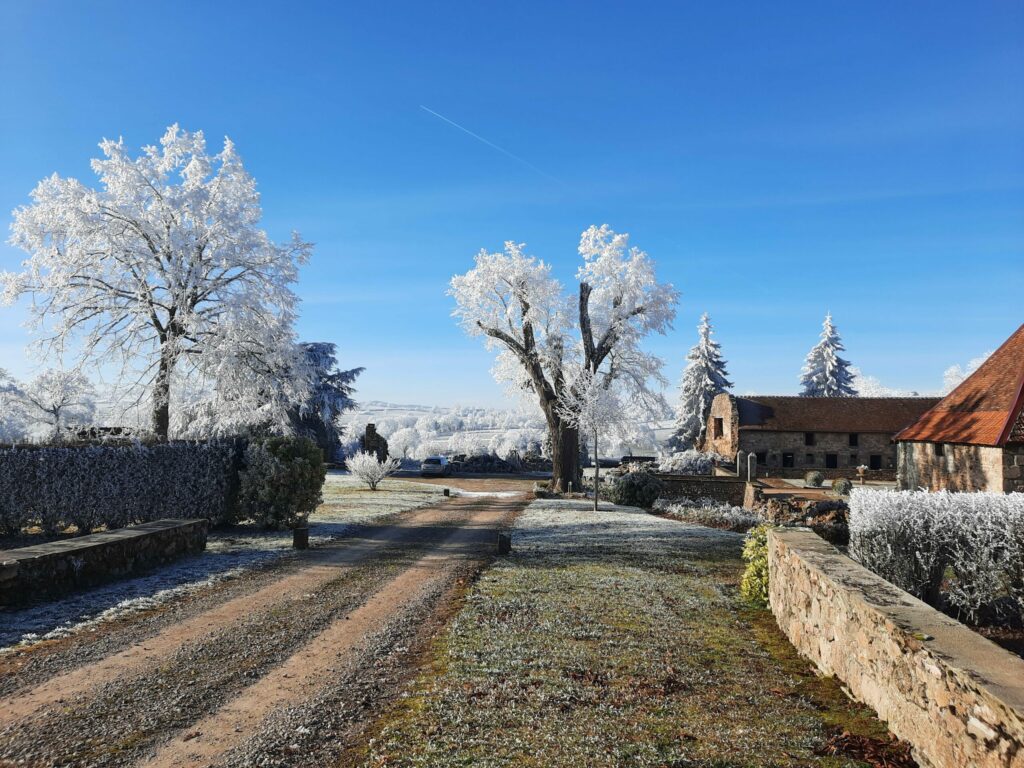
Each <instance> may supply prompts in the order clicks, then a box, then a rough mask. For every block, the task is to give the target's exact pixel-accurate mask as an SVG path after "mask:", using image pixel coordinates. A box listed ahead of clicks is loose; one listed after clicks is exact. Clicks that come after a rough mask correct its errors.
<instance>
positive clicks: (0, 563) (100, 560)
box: [0, 520, 209, 605]
mask: <svg viewBox="0 0 1024 768" xmlns="http://www.w3.org/2000/svg"><path fill="white" fill-rule="evenodd" d="M208 525H209V523H208V521H207V520H156V521H154V522H151V523H143V524H142V525H135V526H132V527H130V528H119V529H117V530H114V531H105V532H103V533H94V534H91V535H89V536H80V537H77V538H74V539H64V540H62V541H51V542H48V543H46V544H36V545H34V546H31V547H23V548H21V549H9V550H6V551H0V605H11V604H15V603H26V602H34V601H36V600H41V599H44V598H48V597H56V596H58V595H61V594H65V593H67V592H71V591H74V590H76V589H81V588H83V587H91V586H95V585H97V584H101V583H103V582H105V581H109V580H111V579H114V578H117V577H119V576H127V575H128V574H131V573H135V572H137V571H141V570H144V569H146V568H152V567H153V566H156V565H161V564H163V563H167V562H170V561H172V560H175V559H177V558H179V557H181V556H183V555H186V554H192V553H195V552H201V551H202V550H203V549H205V548H206V532H207V526H208Z"/></svg>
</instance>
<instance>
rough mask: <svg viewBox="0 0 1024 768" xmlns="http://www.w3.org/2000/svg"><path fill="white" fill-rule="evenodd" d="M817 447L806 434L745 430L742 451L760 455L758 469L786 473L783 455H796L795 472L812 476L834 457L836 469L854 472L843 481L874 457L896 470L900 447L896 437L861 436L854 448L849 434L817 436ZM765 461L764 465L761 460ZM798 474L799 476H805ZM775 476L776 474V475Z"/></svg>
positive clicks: (740, 443) (819, 433) (815, 437)
mask: <svg viewBox="0 0 1024 768" xmlns="http://www.w3.org/2000/svg"><path fill="white" fill-rule="evenodd" d="M813 435H814V445H807V444H806V433H804V432H769V431H764V430H741V431H740V439H739V450H740V451H742V452H743V453H744V454H751V453H754V454H758V455H759V460H758V466H759V467H765V468H767V469H769V470H775V469H783V468H784V467H783V463H784V462H783V454H784V453H791V454H793V467H791V469H797V470H803V472H808V471H810V470H812V469H821V470H824V469H825V466H826V455H827V454H834V455H835V458H836V467H835V468H836V469H845V470H850V471H851V472H852V474H850V473H846V474H844V475H842V476H843V477H852V476H855V475H856V474H857V472H856V468H857V467H858V466H859V465H861V464H864V465H866V466H868V465H870V463H871V457H872V456H877V457H878V459H877V461H878V462H879V464H880V467H879V468H880V469H883V470H895V469H896V446H895V444H894V443H893V442H892V435H891V434H888V433H879V432H859V433H857V445H856V446H851V445H850V434H849V433H848V432H814V433H813ZM762 458H763V459H764V461H761V460H760V459H762ZM803 472H798V473H797V475H798V476H799V475H802V474H803ZM772 474H775V472H774V471H772Z"/></svg>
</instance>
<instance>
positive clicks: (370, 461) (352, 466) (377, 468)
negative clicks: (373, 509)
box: [345, 452, 402, 491]
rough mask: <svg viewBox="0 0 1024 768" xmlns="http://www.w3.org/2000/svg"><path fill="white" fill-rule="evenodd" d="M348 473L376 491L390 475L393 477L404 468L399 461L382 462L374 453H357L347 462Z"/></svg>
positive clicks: (387, 460)
mask: <svg viewBox="0 0 1024 768" xmlns="http://www.w3.org/2000/svg"><path fill="white" fill-rule="evenodd" d="M345 466H347V467H348V471H349V472H351V473H352V474H353V475H355V476H356V477H358V478H359V479H360V480H362V481H363V482H364V483H366V484H367V485H368V486H369V487H370V490H371V491H376V490H377V486H378V485H380V482H381V481H382V480H383V479H384V478H385V477H387V476H388V475H393V474H394V473H395V472H397V471H398V470H399V468H400V467H401V466H402V462H401V461H399V460H398V459H386V460H385V461H380V460H379V459H378V458H377V457H376V456H374V455H373V454H372V453H362V452H360V453H356V454H353V455H352V456H349V457H348V458H347V459H346V460H345Z"/></svg>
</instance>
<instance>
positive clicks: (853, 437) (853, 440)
mask: <svg viewBox="0 0 1024 768" xmlns="http://www.w3.org/2000/svg"><path fill="white" fill-rule="evenodd" d="M858 445H860V435H858V434H857V433H856V432H851V433H850V447H851V448H856V447H857V446H858Z"/></svg>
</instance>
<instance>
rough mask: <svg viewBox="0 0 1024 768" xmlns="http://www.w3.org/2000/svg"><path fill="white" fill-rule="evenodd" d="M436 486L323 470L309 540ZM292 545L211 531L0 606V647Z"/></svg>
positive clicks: (70, 626)
mask: <svg viewBox="0 0 1024 768" xmlns="http://www.w3.org/2000/svg"><path fill="white" fill-rule="evenodd" d="M441 490H442V489H441V487H440V486H436V485H428V484H424V483H413V482H409V481H404V480H396V479H388V480H385V481H384V482H383V483H382V484H381V486H380V490H378V491H376V492H372V491H370V490H368V489H367V488H366V486H365V485H362V484H361V483H359V482H358V481H357V480H355V479H354V478H352V477H351V476H349V475H346V474H341V473H331V474H329V475H328V476H327V481H326V482H325V483H324V490H323V496H324V501H323V504H321V505H320V507H319V509H317V511H316V512H315V513H314V514H313V515H312V516H311V517H310V534H309V543H310V546H311V547H315V546H319V545H322V544H324V543H326V542H329V541H332V540H334V539H339V538H343V537H345V536H347V535H350V534H351V533H353V532H354V531H355V530H356V529H357V528H358V526H360V525H367V524H371V523H374V522H376V521H379V520H381V519H383V518H385V517H388V516H389V515H394V514H397V513H399V512H405V511H408V510H411V509H416V508H418V507H423V506H427V505H428V504H433V503H436V502H437V501H438V500H439V499H440V498H441V497H442V494H441ZM292 551H293V550H292V534H291V532H290V531H260V530H258V529H256V528H252V527H248V526H239V527H237V528H234V529H231V530H228V531H211V533H210V535H209V538H208V540H207V544H206V551H205V552H202V553H201V554H198V555H195V556H193V557H188V558H184V559H182V560H180V561H178V562H176V563H174V564H172V565H169V566H167V567H164V568H160V569H158V570H156V571H153V572H151V573H148V574H145V575H143V576H139V577H137V578H132V579H126V580H123V581H118V582H114V583H112V584H109V585H105V586H101V587H97V588H95V589H91V590H88V591H86V592H81V593H78V594H74V595H69V596H68V597H65V598H62V599H60V600H56V601H53V602H49V603H45V604H42V605H37V606H29V607H26V608H20V609H13V610H12V609H0V649H5V648H10V647H12V646H17V645H25V644H31V643H34V642H38V641H40V640H51V639H56V638H59V637H64V636H66V635H68V634H71V633H74V632H81V631H83V630H88V629H89V628H91V627H94V626H96V625H98V624H101V623H103V622H105V621H110V620H112V619H116V618H119V617H121V616H124V615H125V614H126V613H129V612H132V611H139V610H146V609H150V608H154V607H156V606H158V605H160V604H162V603H165V602H167V601H169V600H173V599H175V598H177V597H180V596H182V595H185V594H188V593H190V592H195V591H197V590H200V589H203V588H204V587H208V586H210V585H211V584H215V583H217V582H219V581H223V580H225V579H233V578H237V577H239V576H241V575H243V574H245V573H246V572H247V571H250V570H252V569H254V568H257V567H259V566H262V565H265V564H267V563H269V562H271V561H273V560H275V559H278V558H281V557H285V556H287V555H288V554H289V553H291V552H292ZM0 652H2V651H0Z"/></svg>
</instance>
